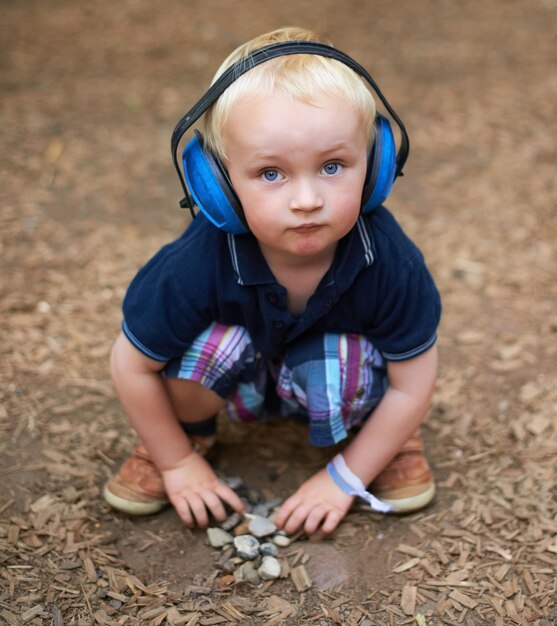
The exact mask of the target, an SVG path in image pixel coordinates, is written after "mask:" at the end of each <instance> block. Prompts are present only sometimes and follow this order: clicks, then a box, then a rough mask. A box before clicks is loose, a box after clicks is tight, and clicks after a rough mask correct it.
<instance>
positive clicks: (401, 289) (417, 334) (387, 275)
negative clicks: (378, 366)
mask: <svg viewBox="0 0 557 626" xmlns="http://www.w3.org/2000/svg"><path fill="white" fill-rule="evenodd" d="M390 260H391V263H386V264H384V267H383V268H382V271H381V279H380V281H379V287H380V288H379V290H378V292H377V293H376V298H377V301H376V306H375V307H374V309H375V314H374V319H373V323H372V335H373V337H372V340H373V342H374V344H375V346H376V347H377V348H378V349H379V350H380V351H381V352H382V354H383V356H384V357H385V359H386V360H388V361H405V360H407V359H411V358H414V357H416V356H418V355H419V354H422V353H423V352H426V351H427V350H428V349H429V348H431V347H432V346H433V345H434V343H435V342H436V340H437V327H438V325H439V321H440V317H441V299H440V296H439V292H438V290H437V287H436V286H435V283H434V281H433V278H432V276H431V274H430V272H429V270H428V269H427V267H426V265H425V263H424V261H423V257H422V255H421V253H420V252H419V251H418V250H417V249H415V252H414V254H413V255H412V256H411V257H410V258H406V260H405V261H404V262H403V263H396V262H393V256H391V258H390Z"/></svg>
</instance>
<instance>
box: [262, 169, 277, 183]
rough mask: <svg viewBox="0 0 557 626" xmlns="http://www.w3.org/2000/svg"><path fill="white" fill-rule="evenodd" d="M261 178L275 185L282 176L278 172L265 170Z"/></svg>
mask: <svg viewBox="0 0 557 626" xmlns="http://www.w3.org/2000/svg"><path fill="white" fill-rule="evenodd" d="M261 176H262V177H263V179H264V180H266V181H267V182H269V183H274V182H275V181H277V180H279V178H280V174H279V171H278V170H265V171H264V172H263V173H262V174H261Z"/></svg>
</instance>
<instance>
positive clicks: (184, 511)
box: [170, 497, 195, 528]
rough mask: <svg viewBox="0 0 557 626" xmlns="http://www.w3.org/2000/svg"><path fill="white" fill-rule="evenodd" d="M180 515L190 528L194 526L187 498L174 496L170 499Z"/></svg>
mask: <svg viewBox="0 0 557 626" xmlns="http://www.w3.org/2000/svg"><path fill="white" fill-rule="evenodd" d="M170 501H171V502H172V505H173V506H174V508H175V509H176V512H177V513H178V515H179V516H180V519H181V520H182V521H183V522H184V524H185V525H186V526H187V527H188V528H193V526H194V525H195V524H194V521H193V517H192V514H191V511H190V507H189V505H188V502H187V500H185V499H184V498H181V497H174V498H171V500H170Z"/></svg>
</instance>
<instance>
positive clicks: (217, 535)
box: [207, 528, 234, 548]
mask: <svg viewBox="0 0 557 626" xmlns="http://www.w3.org/2000/svg"><path fill="white" fill-rule="evenodd" d="M207 539H208V540H209V543H210V544H211V546H212V547H213V548H222V547H223V546H226V545H228V544H230V543H232V542H233V541H234V537H233V536H232V535H231V534H230V533H227V532H226V531H225V530H222V528H207Z"/></svg>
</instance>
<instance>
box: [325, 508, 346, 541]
mask: <svg viewBox="0 0 557 626" xmlns="http://www.w3.org/2000/svg"><path fill="white" fill-rule="evenodd" d="M342 518H343V515H342V514H341V513H340V512H339V511H337V510H336V509H333V510H332V511H329V513H328V514H327V516H326V517H325V521H324V522H323V525H322V526H321V532H322V533H323V534H324V535H330V534H331V533H332V532H333V530H335V528H336V527H337V526H338V525H339V524H340V521H341V520H342Z"/></svg>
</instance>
